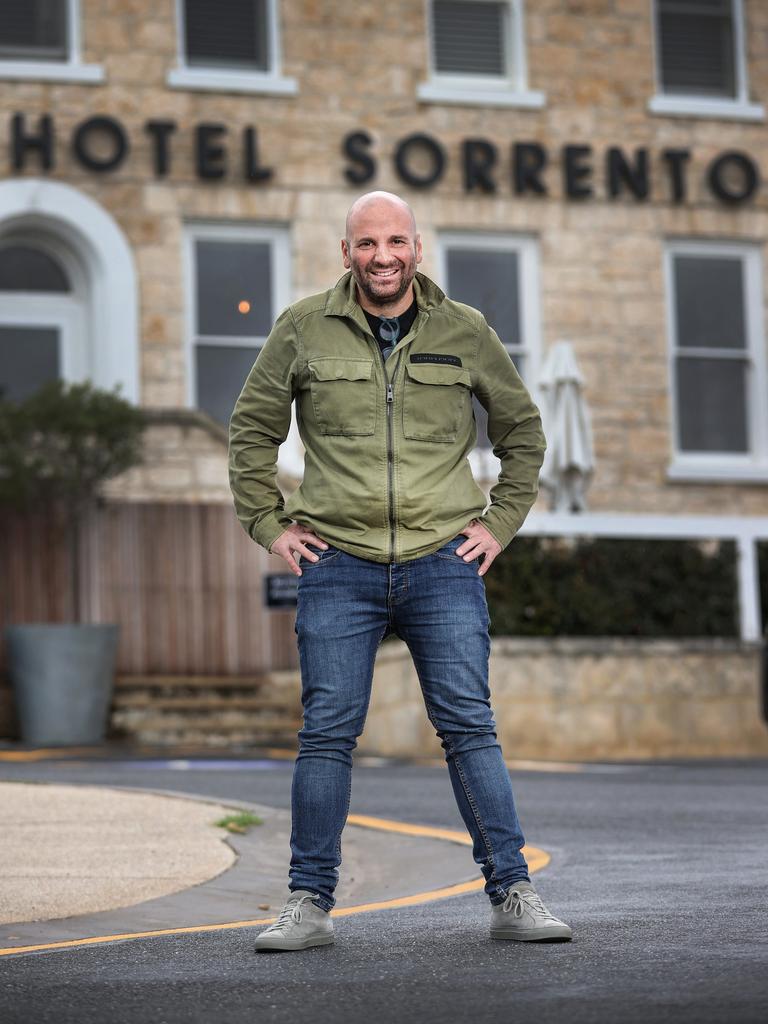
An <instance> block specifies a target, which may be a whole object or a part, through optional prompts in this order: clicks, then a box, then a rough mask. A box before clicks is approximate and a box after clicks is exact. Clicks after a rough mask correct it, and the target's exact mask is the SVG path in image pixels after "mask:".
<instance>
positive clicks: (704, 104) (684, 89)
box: [648, 0, 765, 121]
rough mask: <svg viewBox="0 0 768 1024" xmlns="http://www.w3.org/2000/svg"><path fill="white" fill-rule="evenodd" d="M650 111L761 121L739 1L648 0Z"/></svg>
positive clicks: (742, 10)
mask: <svg viewBox="0 0 768 1024" xmlns="http://www.w3.org/2000/svg"><path fill="white" fill-rule="evenodd" d="M652 10H653V28H654V44H655V45H654V49H655V75H656V95H655V96H653V97H651V99H650V100H649V102H648V109H649V111H651V113H654V114H671V115H680V116H683V117H725V118H736V119H741V120H748V121H754V120H762V119H764V118H765V108H764V107H763V105H762V104H760V103H752V102H750V99H749V82H748V76H747V58H746V34H747V33H746V24H745V16H744V3H743V0H652Z"/></svg>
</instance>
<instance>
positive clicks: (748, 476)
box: [667, 461, 768, 484]
mask: <svg viewBox="0 0 768 1024" xmlns="http://www.w3.org/2000/svg"><path fill="white" fill-rule="evenodd" d="M667 480H670V481H673V482H674V483H695V484H724V483H727V484H768V465H766V464H765V463H763V464H762V465H760V464H757V465H756V464H754V463H752V464H749V465H747V464H740V465H739V464H737V465H734V464H730V465H729V464H728V463H723V462H714V461H712V462H709V463H704V462H701V463H697V464H696V465H692V464H687V463H685V462H673V463H671V464H670V465H669V466H667Z"/></svg>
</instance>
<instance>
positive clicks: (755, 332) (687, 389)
mask: <svg viewBox="0 0 768 1024" xmlns="http://www.w3.org/2000/svg"><path fill="white" fill-rule="evenodd" d="M664 255H665V277H666V287H667V299H668V301H667V332H668V338H669V382H670V413H671V415H670V423H671V427H672V462H671V465H670V466H669V468H668V471H667V474H668V476H669V478H670V479H677V480H733V481H744V482H748V481H750V480H754V481H758V482H768V376H767V375H766V351H765V335H764V333H763V296H762V265H761V264H762V260H761V253H760V250H759V248H758V247H757V246H755V245H752V244H749V243H740V242H733V243H730V242H703V241H686V240H673V241H669V242H667V244H666V248H665V254H664Z"/></svg>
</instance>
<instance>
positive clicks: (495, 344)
mask: <svg viewBox="0 0 768 1024" xmlns="http://www.w3.org/2000/svg"><path fill="white" fill-rule="evenodd" d="M341 254H342V259H343V263H344V266H345V267H346V269H347V271H348V272H347V274H345V275H344V276H343V277H342V278H341V279H340V280H339V281H338V283H337V284H336V286H335V287H334V288H332V289H330V290H329V291H327V292H323V293H322V294H320V295H314V296H311V297H310V298H307V299H303V300H301V301H300V302H297V303H295V304H294V305H292V306H289V307H288V309H287V310H285V312H284V313H282V314H281V316H280V317H279V318H278V320H277V322H276V324H275V326H274V329H273V331H272V332H271V334H270V336H269V338H268V339H267V341H266V343H265V345H264V347H263V348H262V350H261V352H260V353H259V356H258V358H257V360H256V362H255V363H254V365H253V368H252V370H251V372H250V374H249V375H248V379H247V380H246V382H245V385H244V386H243V390H242V392H241V394H240V397H239V399H238V401H237V404H236V406H235V410H234V412H233V414H232V420H231V424H230V483H231V486H232V493H233V496H234V502H235V510H236V512H237V515H238V517H239V519H240V522H241V523H242V525H243V527H244V528H245V529H246V530H247V532H248V534H249V535H250V536H251V537H252V538H253V539H254V540H255V541H257V542H258V543H259V544H261V545H263V546H264V547H265V548H267V550H268V551H270V552H272V553H273V554H275V555H278V556H280V557H281V558H282V559H283V560H284V561H285V563H286V564H287V566H288V567H289V569H290V570H291V572H293V573H294V574H295V575H296V576H298V596H297V607H296V626H295V630H296V635H297V640H298V649H299V661H300V667H301V683H302V704H303V707H304V724H303V727H302V729H301V730H300V732H299V734H298V738H299V753H298V756H297V758H296V763H295V765H294V772H293V784H292V791H291V800H292V815H293V818H292V830H291V862H290V870H289V878H290V881H289V890H290V895H289V897H288V899H287V902H286V904H285V906H284V907H283V909H282V910H281V912H280V915H279V916H278V918H277V920H276V921H275V922H274V923H273V924H272V925H270V926H269V927H268V928H267V929H266V930H265V931H264V932H262V933H261V934H260V935H259V936H258V937H257V939H256V949H257V950H296V949H306V948H307V947H309V946H316V945H324V944H327V943H330V942H333V922H332V920H331V917H330V910H331V909H332V908H333V906H334V903H335V898H334V895H333V894H334V890H335V888H336V885H337V883H338V877H339V876H338V867H339V865H340V864H341V835H342V831H343V829H344V825H345V823H346V820H347V814H348V811H349V798H350V787H351V771H352V751H353V749H354V748H355V746H356V744H357V739H358V737H359V736H360V734H361V733H362V731H363V727H364V724H365V717H366V712H367V709H368V703H369V699H370V693H371V683H372V678H373V668H374V661H375V657H376V651H377V649H378V647H379V644H380V643H381V641H382V640H383V639H384V638H385V637H386V636H387V635H388V634H389V633H395V634H397V635H398V636H399V637H400V638H401V639H402V640H404V641H405V643H406V644H407V646H408V648H409V651H410V653H411V656H412V658H413V660H414V664H415V667H416V671H417V674H418V677H419V681H420V684H421V689H422V692H423V695H424V701H425V705H426V710H427V714H428V716H429V719H430V721H431V722H432V724H433V726H434V727H435V731H436V732H437V735H438V736H439V737H440V740H441V743H442V747H443V749H444V751H445V759H446V762H447V765H448V771H449V776H450V780H451V785H452V787H453V792H454V795H455V797H456V802H457V804H458V807H459V811H460V812H461V815H462V817H463V819H464V822H465V824H466V826H467V830H468V831H469V834H470V836H471V837H472V841H473V851H472V852H473V856H474V858H475V860H476V862H477V863H478V864H479V865H480V867H481V869H482V872H483V875H484V877H485V880H486V884H485V892H486V894H487V896H488V898H489V900H490V902H491V920H490V934H491V936H492V937H493V938H497V939H518V940H523V941H540V940H551V939H561V940H567V939H570V938H571V929H570V928H569V927H568V925H567V924H564V923H563V922H562V921H560V920H558V918H556V917H554V916H553V915H552V914H551V913H550V912H549V911H548V910H547V908H546V907H545V905H544V904H543V903H542V901H541V898H540V897H539V895H538V893H537V892H536V890H535V888H534V887H533V885H532V884H531V880H530V877H529V875H528V865H527V863H526V860H525V857H524V855H523V853H522V847H523V845H524V838H523V833H522V830H521V828H520V823H519V820H518V816H517V812H516V809H515V802H514V797H513V792H512V784H511V781H510V777H509V772H508V771H507V768H506V765H505V762H504V757H503V754H502V750H501V747H500V745H499V743H498V741H497V739H496V732H495V728H496V726H495V721H494V718H493V713H492V710H491V704H490V690H489V685H488V661H489V655H490V637H489V632H488V629H489V625H490V621H489V616H488V606H487V602H486V597H485V583H484V580H483V576H484V575H485V574H486V573H487V572H488V570H489V568H490V566H491V564H492V563H493V561H494V559H495V558H496V557H497V556H498V554H499V553H500V552H501V551H502V550H503V549H504V548H505V547H506V546H507V544H509V542H510V541H511V540H512V538H513V537H514V536H515V534H516V533H517V531H518V530H519V529H520V526H521V525H522V523H523V521H524V520H525V517H526V515H527V514H528V511H529V510H530V507H531V505H532V504H533V502H534V501H535V499H536V494H537V492H538V473H539V468H540V466H541V463H542V461H543V458H544V451H545V447H546V445H545V440H544V435H543V433H542V429H541V418H540V416H539V410H538V409H537V407H536V405H535V404H534V402H533V400H532V399H531V396H530V394H529V393H528V391H527V390H526V388H525V386H524V384H523V382H522V380H521V379H520V376H519V374H518V373H517V370H516V369H515V366H514V363H513V362H512V360H511V359H510V357H509V354H508V353H507V351H506V349H505V348H504V346H503V344H502V343H501V341H500V340H499V338H498V336H497V335H496V333H495V332H494V331H493V330H492V329H491V328H490V327H489V325H488V324H487V322H486V320H485V318H484V317H483V315H482V313H480V312H479V311H478V310H476V309H472V308H471V307H470V306H466V305H463V304H462V303H459V302H453V301H452V300H450V299H448V298H447V297H446V296H445V295H444V293H443V292H442V291H441V290H440V289H439V288H438V287H437V285H436V284H435V283H434V282H433V281H431V280H430V279H429V278H428V277H426V276H425V275H423V274H421V273H419V272H418V271H417V266H418V264H419V263H420V262H421V259H422V245H421V238H420V236H419V235H418V233H417V231H416V223H415V219H414V216H413V212H412V211H411V209H410V207H409V206H408V204H407V203H405V202H404V201H403V200H402V199H401V198H400V197H399V196H395V195H392V194H391V193H388V192H370V193H368V194H366V195H364V196H361V197H360V198H359V199H358V200H357V201H356V202H355V203H353V205H352V207H351V209H350V211H349V213H348V215H347V223H346V233H345V237H344V238H343V239H342V241H341ZM473 394H474V395H476V396H477V398H478V400H479V401H480V403H481V404H482V405H483V406H484V408H485V409H486V410H487V412H488V436H489V438H490V440H491V443H492V445H493V451H494V453H495V454H496V455H497V457H498V458H499V460H500V463H501V472H500V474H499V479H498V481H497V483H496V484H495V485H494V486H493V488H492V489H491V493H490V499H491V500H490V505H489V507H488V508H487V509H486V504H487V499H486V496H485V493H484V492H483V491H482V490H481V489H480V487H479V486H478V485H477V484H476V483H475V480H474V478H473V476H472V471H471V468H470V465H469V460H468V455H469V453H470V452H471V451H472V449H473V448H474V446H475V444H476V443H477V428H476V424H475V419H474V413H473V406H472V395H473ZM294 400H295V402H296V409H297V420H298V426H299V433H300V436H301V439H302V441H303V443H304V447H305V449H306V454H305V467H304V478H303V480H302V482H301V484H300V485H299V487H297V489H296V490H295V491H294V492H293V493H292V494H291V495H290V496H289V498H288V499H287V501H284V499H283V495H282V494H281V492H280V490H279V489H278V487H277V483H276V462H277V450H278V447H279V445H280V444H281V443H282V442H283V441H284V440H285V438H286V437H287V435H288V430H289V427H290V422H291V403H292V401H294ZM313 549H317V550H316V551H315V550H313ZM297 557H298V560H297Z"/></svg>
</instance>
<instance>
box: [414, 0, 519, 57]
mask: <svg viewBox="0 0 768 1024" xmlns="http://www.w3.org/2000/svg"><path fill="white" fill-rule="evenodd" d="M507 8H508V4H507V3H506V2H505V3H484V2H478V0H434V2H433V4H432V24H433V31H434V53H435V57H434V60H435V70H436V71H440V72H443V73H448V74H455V75H506V74H507V73H508V69H507V62H506V31H505V21H506V18H505V15H506V10H507Z"/></svg>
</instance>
